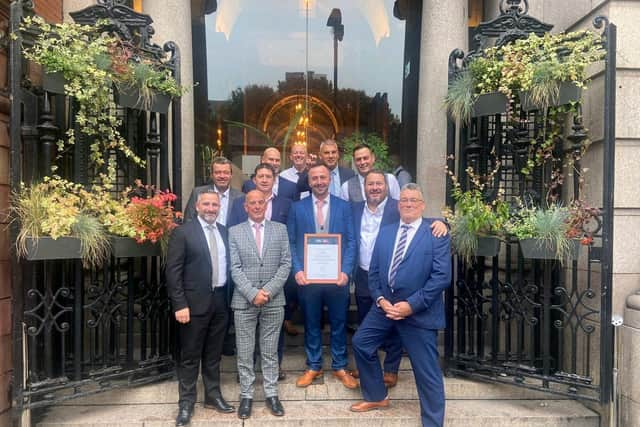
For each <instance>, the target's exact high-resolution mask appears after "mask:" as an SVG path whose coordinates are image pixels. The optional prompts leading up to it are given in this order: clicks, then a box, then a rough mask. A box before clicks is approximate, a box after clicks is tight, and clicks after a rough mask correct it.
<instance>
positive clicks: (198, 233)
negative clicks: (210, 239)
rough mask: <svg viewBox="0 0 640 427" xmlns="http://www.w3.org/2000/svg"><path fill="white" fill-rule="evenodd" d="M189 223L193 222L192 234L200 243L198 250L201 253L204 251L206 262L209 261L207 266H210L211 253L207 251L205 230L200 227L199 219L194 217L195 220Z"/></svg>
mask: <svg viewBox="0 0 640 427" xmlns="http://www.w3.org/2000/svg"><path fill="white" fill-rule="evenodd" d="M190 224H193V234H194V235H195V238H196V239H197V241H198V244H199V245H200V250H201V251H203V253H206V254H207V255H208V256H207V257H206V258H207V262H208V263H209V267H210V268H211V267H212V265H211V254H210V253H209V244H208V243H207V236H206V235H205V230H204V229H203V228H202V225H201V224H200V220H199V219H196V220H195V221H191V222H190Z"/></svg>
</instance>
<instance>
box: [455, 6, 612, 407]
mask: <svg viewBox="0 0 640 427" xmlns="http://www.w3.org/2000/svg"><path fill="white" fill-rule="evenodd" d="M505 3H507V4H508V5H505ZM527 12H528V2H526V1H524V2H522V1H519V0H510V1H506V2H505V1H504V0H503V1H502V2H501V15H500V16H499V17H497V18H496V19H495V20H493V21H490V22H486V23H482V24H480V26H479V27H478V29H477V33H476V38H475V40H474V41H473V42H472V43H471V46H472V50H471V52H470V53H469V54H468V55H466V56H465V54H464V53H463V52H462V51H461V50H459V49H458V50H455V51H453V52H452V53H451V55H450V58H449V82H451V81H453V79H455V78H456V76H457V75H458V73H459V72H460V71H461V69H462V68H463V67H465V66H466V63H467V61H468V60H469V59H471V58H473V57H474V56H476V55H480V54H481V53H482V50H483V49H484V48H486V47H488V46H489V45H501V44H506V43H511V42H513V41H514V40H517V39H521V38H526V37H527V36H528V35H529V34H530V33H536V34H538V35H541V34H543V33H545V32H547V31H549V30H550V29H551V26H550V25H547V24H544V23H542V22H540V21H538V20H537V19H535V18H532V17H530V16H528V15H527ZM594 24H595V27H596V28H604V32H603V41H604V48H605V50H606V58H605V68H604V80H605V92H604V98H603V107H604V136H603V140H602V146H603V151H604V156H603V159H602V162H603V163H602V172H601V173H602V175H601V176H592V177H591V178H596V179H602V185H603V186H602V205H601V206H600V212H601V215H600V217H599V218H597V220H596V223H597V227H598V229H597V230H595V233H594V240H593V242H592V243H591V244H590V245H589V246H586V247H583V248H584V249H585V250H583V253H584V252H586V256H583V257H581V258H580V259H579V260H573V261H572V262H570V263H569V264H568V265H564V266H561V265H560V264H559V263H558V262H556V261H548V260H530V259H525V258H524V257H523V255H522V252H521V250H520V247H519V244H518V241H517V240H516V239H515V238H509V239H508V240H507V241H506V242H503V243H502V244H501V249H502V251H501V254H500V256H495V257H493V258H484V257H480V258H476V259H475V260H474V261H472V262H471V263H470V264H468V263H465V262H464V261H463V260H462V259H461V258H459V257H455V263H454V279H453V286H452V287H451V288H450V289H449V290H448V292H447V293H446V309H447V317H448V328H447V330H446V332H445V359H446V361H447V365H446V372H447V374H449V375H462V376H469V377H473V378H479V379H483V380H487V381H493V382H502V383H509V384H516V385H519V386H522V387H527V388H531V389H536V390H540V391H548V392H551V393H556V394H560V395H565V396H569V397H576V398H583V399H588V400H594V401H598V402H601V403H608V402H610V400H611V386H612V384H611V381H612V363H613V329H612V325H611V301H612V295H611V262H612V250H613V245H612V237H613V226H612V221H613V176H614V156H613V154H614V146H615V133H614V132H615V111H614V110H615V89H616V88H615V72H616V70H615V55H616V27H615V25H613V24H611V23H609V22H608V21H607V20H606V18H602V17H598V18H596V20H595V21H594ZM459 63H462V66H459V65H458V64H459ZM511 107H512V108H514V107H515V108H516V110H515V111H512V112H511V114H513V115H516V117H518V120H516V121H515V123H516V124H514V121H513V120H511V121H510V122H507V121H506V120H505V119H506V115H504V114H496V115H491V116H484V117H477V118H472V119H471V121H470V122H469V124H468V125H463V126H462V127H461V128H460V129H459V133H457V128H456V124H455V122H454V121H453V119H452V118H451V117H448V123H447V153H448V154H449V157H448V159H449V160H448V164H447V166H448V169H449V170H450V171H455V170H456V167H457V171H458V180H459V182H462V183H464V182H465V181H466V179H467V176H466V168H467V167H469V166H470V167H472V168H473V170H474V171H475V172H476V173H480V174H486V173H487V172H489V171H491V170H493V169H494V168H495V167H496V165H497V164H498V162H499V165H500V167H499V173H498V174H497V176H496V179H495V182H493V183H490V185H489V187H491V188H493V189H494V190H497V189H498V188H500V189H501V190H502V191H503V192H504V196H503V197H504V198H505V200H510V199H512V198H514V197H520V198H525V199H532V200H538V201H541V200H542V199H543V198H544V194H546V193H547V191H548V188H549V187H548V184H549V182H550V179H551V177H550V176H549V175H550V174H549V173H548V172H546V173H545V171H544V170H543V169H542V168H541V167H536V168H534V169H533V170H532V171H531V173H530V175H529V176H526V177H525V176H524V174H523V173H522V172H521V170H522V165H523V161H526V156H527V154H526V153H528V152H529V149H530V145H531V141H538V142H537V143H540V140H541V138H540V137H539V136H540V134H541V132H542V129H543V126H544V122H543V120H542V118H543V117H542V114H544V113H546V111H533V112H524V111H519V106H518V105H515V104H512V105H511ZM570 127H571V129H569V130H568V132H567V133H568V136H566V137H565V138H564V140H563V143H562V144H557V145H558V146H561V147H562V148H560V149H561V150H565V151H564V153H561V155H562V157H565V156H569V157H571V158H572V162H570V163H571V164H570V166H569V167H570V168H571V169H572V170H567V169H566V168H567V166H566V165H565V166H564V167H565V170H564V172H565V176H567V177H568V176H573V178H572V181H573V182H570V181H569V179H567V181H569V182H567V183H566V184H571V185H570V186H569V185H565V186H566V187H567V188H565V190H569V191H571V192H572V194H570V197H567V198H568V199H573V200H578V199H580V198H581V196H582V195H581V194H580V187H581V185H580V183H579V176H578V173H573V174H572V173H571V172H572V171H579V170H580V168H581V164H580V163H581V160H580V149H581V147H582V143H583V142H584V140H585V139H586V138H587V135H586V131H585V129H584V127H583V126H582V121H581V118H580V112H579V111H578V113H577V114H575V118H574V122H573V125H572V126H570ZM456 153H457V164H456V161H455V160H454V154H456ZM573 153H575V155H572V154H573ZM556 166H558V165H556ZM562 186H563V185H562V184H561V185H560V186H559V187H557V188H556V189H555V191H556V192H557V194H559V195H561V194H562ZM447 190H448V194H449V198H448V205H449V206H453V202H454V201H453V198H452V196H451V190H452V189H451V187H450V184H449V187H448V189H447ZM494 194H495V192H494Z"/></svg>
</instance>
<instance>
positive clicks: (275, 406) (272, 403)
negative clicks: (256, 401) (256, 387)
mask: <svg viewBox="0 0 640 427" xmlns="http://www.w3.org/2000/svg"><path fill="white" fill-rule="evenodd" d="M264 402H265V403H266V404H267V408H269V411H271V413H272V414H273V415H275V416H276V417H282V416H284V408H283V407H282V403H280V399H278V396H274V397H267V398H266V399H265V401H264Z"/></svg>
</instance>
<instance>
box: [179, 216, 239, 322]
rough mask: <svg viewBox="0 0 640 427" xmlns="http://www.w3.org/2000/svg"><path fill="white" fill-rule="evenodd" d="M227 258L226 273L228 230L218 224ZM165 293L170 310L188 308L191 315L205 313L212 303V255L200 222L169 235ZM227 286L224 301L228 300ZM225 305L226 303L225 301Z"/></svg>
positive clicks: (186, 224)
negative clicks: (169, 301) (168, 300)
mask: <svg viewBox="0 0 640 427" xmlns="http://www.w3.org/2000/svg"><path fill="white" fill-rule="evenodd" d="M217 227H218V230H219V231H220V235H221V236H222V240H223V241H224V246H225V251H226V255H227V280H228V278H229V276H230V272H229V240H228V238H227V229H226V228H225V227H224V226H223V225H221V224H217ZM166 275H167V292H168V293H169V298H170V299H171V306H172V307H173V311H178V310H181V309H183V308H186V307H189V311H190V314H191V315H196V316H197V315H199V314H204V313H205V312H206V310H207V308H208V307H209V306H210V304H211V299H212V298H213V292H212V289H211V256H210V255H209V246H208V245H207V238H206V236H205V234H204V230H203V229H202V226H201V225H200V221H198V220H195V221H189V222H187V223H185V224H183V225H181V226H179V227H178V228H176V229H175V230H173V232H172V233H171V238H170V239H169V249H168V251H167V265H166ZM229 288H230V287H229V286H227V298H229V296H230V295H229V292H228V290H229ZM227 302H228V300H227Z"/></svg>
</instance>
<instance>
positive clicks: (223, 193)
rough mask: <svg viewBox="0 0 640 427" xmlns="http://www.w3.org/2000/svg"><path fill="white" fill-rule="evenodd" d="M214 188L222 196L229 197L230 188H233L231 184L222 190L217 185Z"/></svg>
mask: <svg viewBox="0 0 640 427" xmlns="http://www.w3.org/2000/svg"><path fill="white" fill-rule="evenodd" d="M213 188H214V189H215V190H216V192H217V193H218V194H220V196H222V197H229V189H230V188H231V186H229V187H227V189H226V190H225V191H222V192H221V191H220V190H218V187H216V186H215V185H214V186H213Z"/></svg>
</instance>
